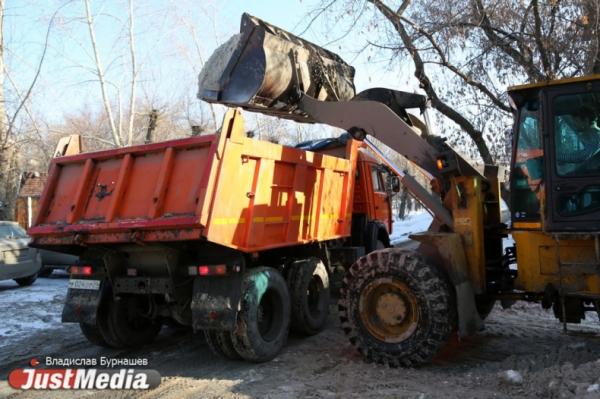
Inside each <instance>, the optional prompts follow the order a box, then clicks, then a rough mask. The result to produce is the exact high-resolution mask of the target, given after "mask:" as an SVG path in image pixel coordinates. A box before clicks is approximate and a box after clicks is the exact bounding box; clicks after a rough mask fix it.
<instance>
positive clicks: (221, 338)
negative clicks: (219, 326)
mask: <svg viewBox="0 0 600 399" xmlns="http://www.w3.org/2000/svg"><path fill="white" fill-rule="evenodd" d="M204 338H205V339H206V343H207V344H208V347H209V348H210V350H211V351H212V352H213V353H214V354H216V355H219V356H222V357H224V358H226V359H230V360H240V359H241V358H242V357H241V356H240V354H239V353H237V351H236V350H235V347H234V346H233V341H232V340H231V333H230V332H229V331H215V330H204Z"/></svg>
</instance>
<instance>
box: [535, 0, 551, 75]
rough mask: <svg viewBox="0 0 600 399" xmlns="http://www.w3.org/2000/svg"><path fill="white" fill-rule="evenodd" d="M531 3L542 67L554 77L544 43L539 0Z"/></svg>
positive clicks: (546, 73) (545, 72) (547, 73)
mask: <svg viewBox="0 0 600 399" xmlns="http://www.w3.org/2000/svg"><path fill="white" fill-rule="evenodd" d="M531 5H532V6H533V25H534V28H535V30H534V32H535V34H534V38H535V43H536V44H537V47H538V51H539V52H540V60H541V61H542V67H543V68H544V74H545V75H546V76H548V77H550V78H551V77H553V76H554V74H553V73H552V67H551V66H550V60H549V58H548V53H547V52H546V45H545V44H544V37H543V34H542V21H541V18H540V8H539V6H538V0H532V1H531Z"/></svg>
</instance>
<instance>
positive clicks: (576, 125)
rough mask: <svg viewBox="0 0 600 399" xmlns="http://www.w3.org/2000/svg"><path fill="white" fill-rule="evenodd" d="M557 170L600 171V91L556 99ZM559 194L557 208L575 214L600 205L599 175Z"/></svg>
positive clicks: (566, 174)
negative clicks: (586, 182)
mask: <svg viewBox="0 0 600 399" xmlns="http://www.w3.org/2000/svg"><path fill="white" fill-rule="evenodd" d="M552 106H553V110H552V111H553V115H554V142H555V156H556V165H555V168H556V173H557V174H558V175H559V176H562V177H584V176H589V175H595V176H597V175H599V174H600V127H599V116H600V93H598V92H586V93H580V94H568V95H562V96H557V97H556V98H554V101H553V104H552ZM590 183H592V184H589V185H584V186H583V187H580V188H579V189H577V190H576V191H575V190H573V191H571V192H563V193H562V194H560V195H559V196H558V202H557V207H558V209H557V211H558V213H559V214H560V215H562V216H574V215H580V214H584V213H586V212H592V211H597V210H598V209H600V186H599V185H598V184H594V183H597V179H595V178H594V179H593V180H592V181H590Z"/></svg>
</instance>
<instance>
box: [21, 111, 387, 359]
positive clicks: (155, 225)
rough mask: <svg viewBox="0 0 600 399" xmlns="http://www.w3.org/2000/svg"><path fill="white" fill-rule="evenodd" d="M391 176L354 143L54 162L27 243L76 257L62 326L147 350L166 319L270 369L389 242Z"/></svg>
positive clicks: (216, 143)
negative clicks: (346, 276)
mask: <svg viewBox="0 0 600 399" xmlns="http://www.w3.org/2000/svg"><path fill="white" fill-rule="evenodd" d="M397 189H398V181H397V178H393V177H391V176H389V175H388V176H386V173H385V167H383V166H382V165H380V164H378V162H377V161H376V159H375V158H374V157H372V156H371V155H369V154H368V153H367V152H366V150H365V149H364V148H361V143H360V142H359V141H355V140H352V139H349V138H348V139H346V140H342V139H330V140H321V141H313V142H308V143H305V144H304V145H301V146H300V148H292V147H287V146H283V145H278V144H274V143H270V142H265V141H259V140H255V139H251V138H248V137H246V134H245V130H244V125H243V119H242V115H241V113H240V110H239V109H238V110H234V109H232V110H230V111H229V112H228V113H227V115H226V116H225V120H224V123H223V127H222V129H221V133H220V134H214V135H207V136H199V137H192V138H187V139H181V140H174V141H167V142H163V143H156V144H149V145H142V146H136V147H129V148H121V149H115V150H108V151H101V152H94V153H83V154H77V155H73V156H66V157H60V158H55V159H54V160H53V162H52V165H51V169H50V173H49V178H48V182H47V185H46V187H45V189H44V193H43V195H42V199H41V203H40V208H39V209H40V210H39V214H38V216H37V219H36V221H35V224H34V226H33V227H32V228H31V229H30V230H29V233H30V235H31V236H32V237H33V243H32V245H34V246H37V247H41V248H49V249H54V250H60V251H62V252H70V253H73V254H78V255H80V259H81V261H80V262H79V264H77V265H74V266H73V267H72V268H71V279H70V281H69V291H68V295H67V299H66V303H65V307H64V311H63V316H62V317H63V321H64V322H76V323H79V325H80V326H81V330H82V332H83V334H84V335H85V336H86V337H87V338H88V339H89V341H91V342H93V343H95V344H98V345H104V346H109V347H116V348H124V347H131V346H137V345H143V344H147V343H150V342H151V341H152V340H153V339H154V338H155V336H156V335H157V334H158V332H159V331H160V328H161V325H162V324H163V323H165V322H168V321H173V320H174V321H175V322H177V323H179V324H183V325H186V326H191V327H193V329H194V330H196V331H203V332H204V334H205V336H206V339H207V342H208V344H209V345H210V347H211V348H212V349H213V350H214V351H215V352H217V353H219V354H221V355H224V356H226V357H229V358H243V359H246V360H251V361H265V360H268V359H270V358H272V357H274V356H275V355H276V354H277V353H278V351H279V350H280V349H281V347H282V346H283V344H284V343H285V340H286V338H287V335H288V330H289V328H290V327H291V328H292V329H295V330H297V331H300V332H302V333H305V334H315V333H317V332H319V331H320V330H321V329H322V328H323V327H324V324H325V322H326V319H327V315H328V306H329V281H330V275H331V273H332V271H333V270H334V269H335V268H336V267H338V266H345V265H349V264H351V263H352V262H353V261H355V260H356V259H357V258H358V257H360V256H362V255H363V254H364V253H365V252H369V251H371V250H373V249H376V248H377V247H384V246H389V233H390V231H391V210H390V201H389V199H390V196H391V195H392V193H393V191H397Z"/></svg>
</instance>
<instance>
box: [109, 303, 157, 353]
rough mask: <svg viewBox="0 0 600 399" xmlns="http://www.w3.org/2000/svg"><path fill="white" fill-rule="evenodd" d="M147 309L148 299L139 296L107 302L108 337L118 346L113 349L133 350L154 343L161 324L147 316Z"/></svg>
mask: <svg viewBox="0 0 600 399" xmlns="http://www.w3.org/2000/svg"><path fill="white" fill-rule="evenodd" d="M149 307H150V306H149V298H148V297H146V296H141V295H126V296H122V297H121V298H120V300H112V298H111V300H109V301H108V306H107V321H108V323H107V326H108V335H109V336H110V337H111V338H114V339H115V340H114V343H115V344H117V345H118V346H115V347H121V348H135V347H140V346H143V345H147V344H149V343H151V342H152V341H154V339H155V338H156V336H157V335H158V333H159V332H160V329H161V323H160V322H159V321H158V320H156V319H151V318H150V317H148V316H147V314H148V313H149V310H150V309H149ZM105 338H106V336H105ZM107 341H108V340H107ZM111 346H112V345H111Z"/></svg>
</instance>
